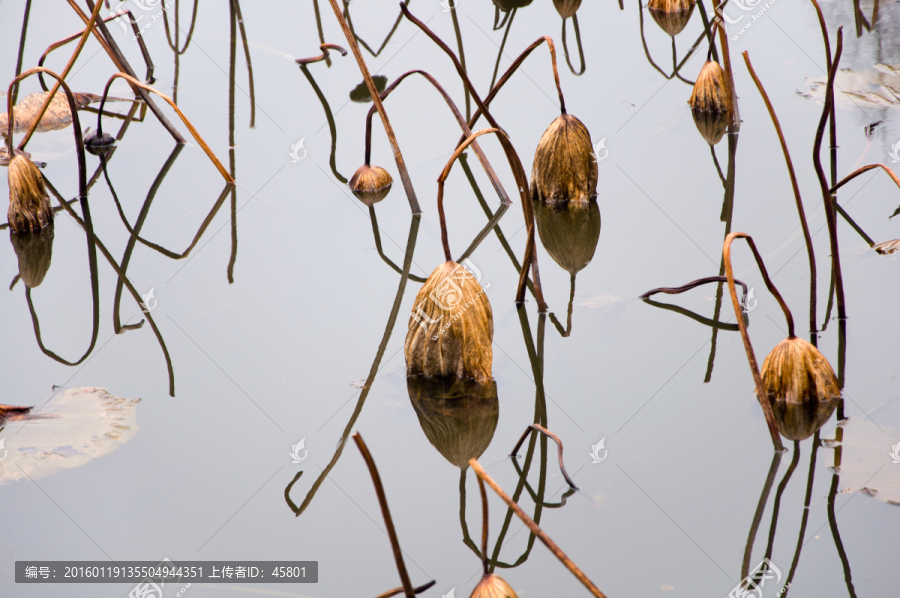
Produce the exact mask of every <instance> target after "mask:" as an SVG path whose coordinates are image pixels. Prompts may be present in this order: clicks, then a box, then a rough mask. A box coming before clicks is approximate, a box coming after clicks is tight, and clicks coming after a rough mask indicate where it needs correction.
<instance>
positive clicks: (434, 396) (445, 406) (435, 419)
mask: <svg viewBox="0 0 900 598" xmlns="http://www.w3.org/2000/svg"><path fill="white" fill-rule="evenodd" d="M406 388H407V390H408V391H409V400H410V401H411V402H412V405H413V408H414V409H415V410H416V415H417V416H418V418H419V425H420V426H422V431H423V432H425V437H426V438H428V442H430V443H431V445H432V446H433V447H434V448H436V449H437V450H438V452H439V453H440V454H441V455H443V456H444V458H445V459H447V461H449V462H450V463H452V464H453V465H456V466H457V467H459V468H460V469H468V467H469V459H477V458H478V457H480V456H481V455H482V453H484V451H485V450H486V449H487V447H488V445H490V444H491V440H492V439H493V438H494V431H495V430H496V429H497V420H498V418H499V416H500V402H499V401H498V400H497V383H496V382H494V381H493V380H491V381H490V382H488V383H486V384H482V383H480V382H476V381H474V380H460V379H459V378H426V377H425V376H410V377H408V378H407V379H406Z"/></svg>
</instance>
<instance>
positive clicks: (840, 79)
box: [797, 63, 900, 108]
mask: <svg viewBox="0 0 900 598" xmlns="http://www.w3.org/2000/svg"><path fill="white" fill-rule="evenodd" d="M804 84H806V85H808V86H809V91H807V92H805V93H804V92H801V91H798V92H797V93H798V94H800V95H802V96H803V97H805V98H809V99H811V100H815V101H817V102H819V103H822V102H824V100H825V84H826V81H825V79H824V78H821V79H810V78H807V79H806V80H805V81H804ZM834 101H835V105H837V106H838V107H844V108H850V107H851V106H854V107H859V104H860V102H866V103H869V104H875V105H878V106H896V105H898V104H900V64H881V63H878V64H876V65H874V66H872V68H869V69H865V70H860V71H854V70H852V69H840V70H838V72H837V75H836V76H835V79H834Z"/></svg>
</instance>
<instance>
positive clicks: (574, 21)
mask: <svg viewBox="0 0 900 598" xmlns="http://www.w3.org/2000/svg"><path fill="white" fill-rule="evenodd" d="M572 26H573V27H574V29H575V44H576V45H577V46H578V57H579V59H580V60H581V68H580V69H579V70H578V72H575V67H574V66H572V61H571V60H569V46H568V45H566V19H563V22H562V45H563V51H564V53H565V55H566V64H568V65H569V70H570V71H572V74H573V75H575V76H576V77H577V76H580V75H583V74H584V69H585V68H587V65H586V64H585V63H584V49H583V48H582V47H581V29H580V28H579V27H578V15H572Z"/></svg>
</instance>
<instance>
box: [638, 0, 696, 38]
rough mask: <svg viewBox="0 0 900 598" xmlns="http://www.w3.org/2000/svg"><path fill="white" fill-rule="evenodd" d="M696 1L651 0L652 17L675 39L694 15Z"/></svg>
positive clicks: (649, 5)
mask: <svg viewBox="0 0 900 598" xmlns="http://www.w3.org/2000/svg"><path fill="white" fill-rule="evenodd" d="M694 4H695V0H650V2H649V3H648V5H647V6H648V8H649V10H650V16H651V17H653V20H654V21H656V24H657V25H659V26H660V28H661V29H662V30H663V31H665V32H666V33H668V34H669V35H671V36H672V37H675V36H676V35H678V34H679V33H681V31H682V30H683V29H684V28H685V27H686V26H687V24H688V22H689V21H690V20H691V15H692V14H693V13H694Z"/></svg>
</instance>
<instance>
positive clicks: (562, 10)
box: [553, 0, 581, 19]
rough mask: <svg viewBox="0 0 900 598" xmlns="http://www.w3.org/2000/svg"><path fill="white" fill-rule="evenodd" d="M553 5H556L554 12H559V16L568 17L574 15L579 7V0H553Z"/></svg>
mask: <svg viewBox="0 0 900 598" xmlns="http://www.w3.org/2000/svg"><path fill="white" fill-rule="evenodd" d="M553 6H555V7H556V12H558V13H559V16H561V17H562V18H564V19H569V18H571V17H574V16H575V13H576V12H578V9H579V8H581V0H553Z"/></svg>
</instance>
